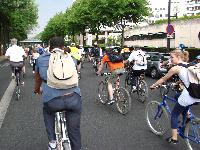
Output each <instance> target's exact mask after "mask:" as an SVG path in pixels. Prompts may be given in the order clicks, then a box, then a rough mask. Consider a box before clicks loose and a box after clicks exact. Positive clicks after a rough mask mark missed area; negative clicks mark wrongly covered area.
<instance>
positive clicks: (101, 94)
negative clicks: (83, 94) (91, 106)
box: [98, 81, 108, 104]
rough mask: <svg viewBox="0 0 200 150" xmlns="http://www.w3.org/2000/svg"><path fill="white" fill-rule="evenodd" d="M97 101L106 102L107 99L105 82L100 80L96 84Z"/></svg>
mask: <svg viewBox="0 0 200 150" xmlns="http://www.w3.org/2000/svg"><path fill="white" fill-rule="evenodd" d="M98 101H99V102H101V103H102V104H106V103H107V101H108V90H107V84H106V83H105V82H103V81H101V82H100V83H99V85H98Z"/></svg>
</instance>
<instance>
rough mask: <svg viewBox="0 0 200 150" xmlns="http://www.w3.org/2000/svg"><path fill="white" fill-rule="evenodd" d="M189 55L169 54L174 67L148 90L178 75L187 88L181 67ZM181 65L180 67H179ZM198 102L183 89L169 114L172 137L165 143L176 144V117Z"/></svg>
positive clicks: (185, 71)
mask: <svg viewBox="0 0 200 150" xmlns="http://www.w3.org/2000/svg"><path fill="white" fill-rule="evenodd" d="M188 56H189V53H188V52H187V51H181V50H173V51H171V52H170V57H171V61H172V63H173V64H174V65H175V66H173V67H172V68H171V69H170V70H169V71H168V73H167V74H166V75H165V76H164V77H162V78H160V79H159V80H158V81H156V82H155V83H154V84H152V85H151V86H150V89H155V88H156V87H157V86H158V85H161V84H162V83H164V82H165V81H167V80H168V79H169V78H171V77H172V76H173V75H175V74H176V75H178V76H179V78H180V79H181V81H182V82H183V84H184V85H185V86H186V87H187V88H188V87H189V78H188V74H187V68H186V67H184V66H182V65H187V64H188V63H187V61H186V60H188ZM179 64H182V65H179ZM196 102H200V99H197V98H193V97H191V96H190V95H189V93H188V91H187V89H186V88H184V89H183V91H182V92H181V94H180V96H179V97H178V101H177V102H176V104H175V106H174V108H173V110H172V113H171V128H172V136H171V137H169V138H167V141H168V142H169V143H172V144H177V143H178V139H177V134H178V131H177V128H178V117H179V115H180V114H183V115H184V114H187V112H188V109H189V106H190V105H192V104H194V103H196Z"/></svg>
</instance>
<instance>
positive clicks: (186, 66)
mask: <svg viewBox="0 0 200 150" xmlns="http://www.w3.org/2000/svg"><path fill="white" fill-rule="evenodd" d="M177 66H181V67H184V68H188V67H189V66H191V65H190V64H183V63H179V64H177ZM178 78H179V80H181V78H180V77H178ZM181 82H182V83H183V86H184V87H185V88H186V89H187V87H186V86H185V84H184V82H183V81H182V80H181Z"/></svg>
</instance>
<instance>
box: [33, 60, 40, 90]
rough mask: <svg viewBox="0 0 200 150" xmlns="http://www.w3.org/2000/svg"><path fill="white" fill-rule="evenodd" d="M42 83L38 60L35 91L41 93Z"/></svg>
mask: <svg viewBox="0 0 200 150" xmlns="http://www.w3.org/2000/svg"><path fill="white" fill-rule="evenodd" d="M41 85H42V79H41V77H40V74H39V68H38V61H36V71H35V87H34V93H36V94H41V90H40V89H41V88H40V87H41Z"/></svg>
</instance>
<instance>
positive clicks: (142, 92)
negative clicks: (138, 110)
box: [137, 80, 148, 103]
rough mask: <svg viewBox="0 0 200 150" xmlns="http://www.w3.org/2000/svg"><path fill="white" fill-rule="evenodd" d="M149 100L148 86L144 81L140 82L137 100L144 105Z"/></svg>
mask: <svg viewBox="0 0 200 150" xmlns="http://www.w3.org/2000/svg"><path fill="white" fill-rule="evenodd" d="M147 98H148V86H147V83H146V82H145V81H144V80H141V81H139V85H138V88H137V100H138V101H139V102H141V103H144V102H145V101H146V100H147Z"/></svg>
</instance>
